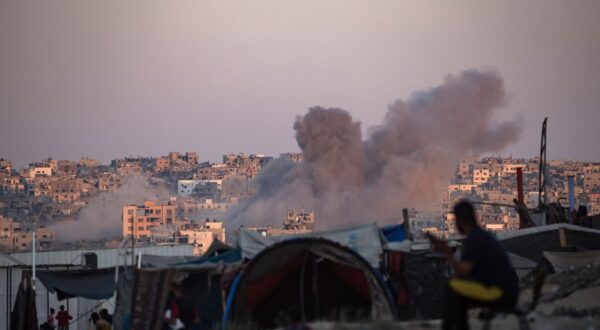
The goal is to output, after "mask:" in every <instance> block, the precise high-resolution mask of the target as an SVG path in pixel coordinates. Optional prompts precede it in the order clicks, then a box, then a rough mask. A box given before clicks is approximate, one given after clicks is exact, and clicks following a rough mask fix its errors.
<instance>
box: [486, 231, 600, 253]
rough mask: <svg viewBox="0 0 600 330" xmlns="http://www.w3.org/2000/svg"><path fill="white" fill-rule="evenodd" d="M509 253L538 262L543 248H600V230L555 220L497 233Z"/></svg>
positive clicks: (558, 250)
mask: <svg viewBox="0 0 600 330" xmlns="http://www.w3.org/2000/svg"><path fill="white" fill-rule="evenodd" d="M497 238H498V240H499V241H500V244H502V246H503V247H504V248H505V249H506V250H507V251H508V252H510V253H513V254H516V255H518V256H521V257H524V258H527V259H529V260H532V261H535V262H539V261H540V260H541V259H542V257H543V255H542V254H543V252H544V251H555V252H576V251H588V250H600V230H597V229H591V228H585V227H580V226H576V225H571V224H565V223H560V224H553V225H546V226H540V227H532V228H527V229H521V230H514V231H508V232H501V233H498V234H497Z"/></svg>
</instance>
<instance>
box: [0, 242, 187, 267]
mask: <svg viewBox="0 0 600 330" xmlns="http://www.w3.org/2000/svg"><path fill="white" fill-rule="evenodd" d="M119 251H121V253H123V252H127V253H129V252H130V249H122V250H119V249H95V250H68V251H44V252H36V264H38V265H81V264H82V256H83V255H84V254H86V253H90V252H91V253H95V254H96V255H97V256H98V268H105V267H113V266H115V265H117V264H118V262H117V259H118V257H119ZM140 252H141V253H142V254H151V255H159V256H191V255H193V254H194V247H193V246H192V245H188V244H174V245H155V246H146V247H139V248H136V249H135V254H136V255H137V254H139V253H140ZM8 256H10V257H11V258H14V259H16V260H18V261H20V262H22V263H23V264H25V265H31V252H20V253H12V254H9V255H8ZM121 263H122V260H121ZM10 265H11V262H10V261H9V260H6V258H0V267H6V266H10Z"/></svg>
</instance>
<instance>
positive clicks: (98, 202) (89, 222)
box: [49, 176, 169, 241]
mask: <svg viewBox="0 0 600 330" xmlns="http://www.w3.org/2000/svg"><path fill="white" fill-rule="evenodd" d="M168 196H169V193H168V192H167V191H166V190H165V189H163V188H161V186H156V185H154V184H151V183H150V182H149V181H148V178H147V177H145V176H128V177H126V178H125V182H124V183H123V185H122V186H121V187H120V188H119V189H118V190H116V191H115V192H114V193H101V194H100V195H98V196H96V197H93V198H92V199H91V200H90V201H89V202H88V204H87V205H86V206H85V207H84V208H82V209H81V211H80V212H79V214H78V215H77V218H76V219H74V220H64V221H60V222H57V223H54V224H52V225H51V226H49V228H50V229H52V230H54V232H55V235H56V238H57V239H58V240H63V241H73V240H97V239H105V238H117V237H121V229H122V228H121V210H122V207H123V205H127V204H141V203H143V202H144V201H145V200H156V199H167V198H168Z"/></svg>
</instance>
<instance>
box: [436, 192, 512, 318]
mask: <svg viewBox="0 0 600 330" xmlns="http://www.w3.org/2000/svg"><path fill="white" fill-rule="evenodd" d="M454 214H455V215H456V228H457V229H458V231H459V232H460V233H461V234H463V235H465V236H466V239H465V240H464V242H463V250H462V254H461V260H460V261H459V260H456V259H455V258H454V256H453V254H452V249H451V248H450V247H449V246H448V245H446V243H445V242H444V241H442V240H440V239H437V238H435V237H433V236H429V238H430V240H431V243H432V245H433V246H434V248H435V249H436V250H437V251H440V252H442V253H444V254H445V255H446V258H447V260H448V263H449V264H450V266H451V267H452V269H453V270H454V274H455V277H454V278H452V279H450V281H449V283H448V290H447V295H446V301H445V304H444V314H443V318H444V324H443V328H444V329H468V320H467V308H468V307H469V306H473V305H475V306H482V305H483V306H485V305H488V306H495V307H498V308H505V309H511V308H512V307H513V306H514V305H515V303H516V301H517V297H518V294H519V279H518V277H517V274H516V272H515V270H514V269H513V267H512V266H511V264H510V261H509V259H508V255H507V254H506V252H505V251H504V249H503V248H502V246H500V244H499V243H498V241H496V239H495V238H494V237H493V236H492V235H491V234H489V233H488V232H486V231H484V230H483V229H482V228H481V227H479V225H478V224H477V220H476V217H475V210H474V209H473V205H472V204H471V203H470V202H468V201H464V200H463V201H460V202H459V203H457V204H456V205H455V206H454Z"/></svg>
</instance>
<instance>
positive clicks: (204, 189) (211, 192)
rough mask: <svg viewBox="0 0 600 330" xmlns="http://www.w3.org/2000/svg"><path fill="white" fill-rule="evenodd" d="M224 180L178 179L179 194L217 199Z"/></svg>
mask: <svg viewBox="0 0 600 330" xmlns="http://www.w3.org/2000/svg"><path fill="white" fill-rule="evenodd" d="M222 185H223V180H177V195H178V196H181V197H190V196H193V195H195V196H198V197H200V198H210V199H215V200H216V199H217V197H218V194H219V191H220V190H221V188H222Z"/></svg>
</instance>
